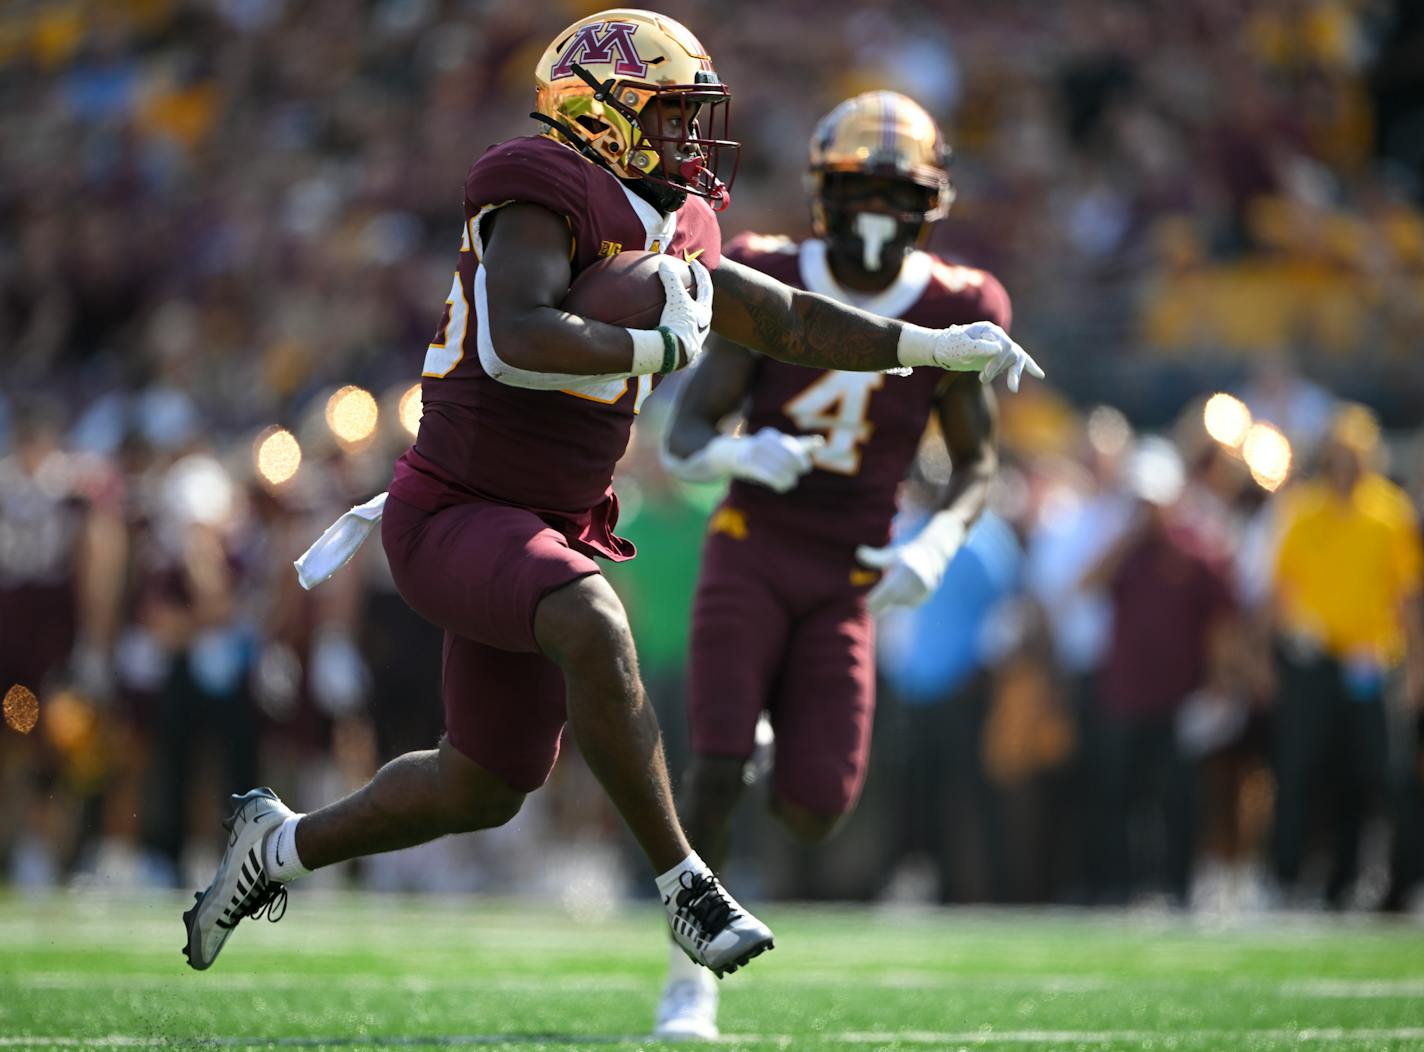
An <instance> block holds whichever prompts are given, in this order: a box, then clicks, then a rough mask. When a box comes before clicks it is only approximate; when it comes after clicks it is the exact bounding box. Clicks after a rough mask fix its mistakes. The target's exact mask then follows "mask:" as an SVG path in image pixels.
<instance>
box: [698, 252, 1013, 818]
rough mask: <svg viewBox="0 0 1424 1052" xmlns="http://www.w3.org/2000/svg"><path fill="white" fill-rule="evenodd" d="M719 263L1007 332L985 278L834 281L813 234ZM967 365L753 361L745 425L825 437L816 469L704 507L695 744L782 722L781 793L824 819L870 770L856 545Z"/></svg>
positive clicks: (878, 532) (708, 748) (939, 320)
mask: <svg viewBox="0 0 1424 1052" xmlns="http://www.w3.org/2000/svg"><path fill="white" fill-rule="evenodd" d="M726 254H727V258H729V259H734V260H736V261H737V262H738V263H742V264H745V265H747V266H751V267H755V268H756V269H757V270H760V271H762V272H764V273H766V274H769V275H770V276H772V277H774V278H777V279H779V280H781V281H784V282H786V283H787V284H790V285H795V286H798V287H801V288H807V289H810V290H811V291H813V292H819V293H823V294H826V295H831V296H834V297H835V298H837V299H841V300H843V301H846V302H852V303H855V304H856V305H857V306H862V307H865V308H866V309H867V310H871V311H875V312H877V313H881V314H886V315H890V316H896V317H900V318H903V319H904V320H906V321H910V322H914V323H916V324H919V325H924V326H929V327H934V328H941V327H944V326H948V325H960V324H966V323H968V322H973V321H985V320H987V321H992V322H996V323H997V324H999V325H1001V326H1003V327H1004V328H1005V329H1007V328H1008V326H1009V322H1010V308H1009V298H1008V295H1007V293H1005V292H1004V289H1003V286H1001V285H1000V284H999V282H998V281H997V280H996V279H995V278H994V276H993V275H991V274H988V273H986V272H985V271H982V270H976V269H974V268H972V267H963V266H956V265H952V264H949V263H945V262H943V261H942V260H939V259H936V258H934V257H932V256H929V255H927V254H925V253H922V252H915V253H911V255H910V256H909V257H907V259H906V262H905V266H904V267H903V268H902V270H901V272H900V275H899V276H898V278H897V279H896V281H895V283H894V284H892V285H891V286H890V288H889V289H887V290H886V291H885V292H884V293H880V294H877V295H876V296H873V297H869V298H866V297H856V296H854V295H853V294H850V293H848V292H846V291H845V290H843V289H840V288H838V287H836V285H835V282H834V278H833V277H832V275H831V272H830V269H829V266H828V264H827V262H826V254H825V246H824V243H823V242H820V241H810V242H806V243H804V244H801V245H797V244H795V243H793V242H791V241H788V240H786V239H784V238H768V237H758V236H750V237H740V238H737V239H736V240H734V241H732V242H731V243H729V244H728V246H727V249H726ZM950 383H977V381H976V380H975V379H974V378H973V377H972V376H964V375H962V374H949V375H946V374H945V373H942V372H940V371H938V370H932V369H918V370H916V371H915V372H913V373H912V374H911V375H909V376H896V375H890V374H884V373H842V372H834V371H824V370H819V369H807V368H804V367H801V366H796V365H787V364H785V363H782V362H777V361H773V360H772V359H769V358H759V359H758V360H757V364H756V371H755V373H754V375H753V379H752V382H751V387H750V399H749V404H748V407H747V413H746V428H747V430H748V432H755V431H757V430H759V429H760V428H763V427H773V428H776V429H778V430H780V431H782V432H784V433H786V434H808V433H820V434H822V435H824V436H825V437H826V445H825V446H824V447H823V448H822V449H820V450H817V451H816V453H815V454H814V461H815V465H816V467H815V469H814V470H813V471H811V472H810V473H809V474H808V475H806V476H805V477H804V478H802V479H801V481H800V483H799V484H798V485H797V486H796V488H795V489H793V490H791V491H790V492H788V493H775V492H773V491H772V490H769V489H766V488H764V487H761V486H757V485H754V484H751V483H748V482H743V481H735V482H733V483H732V486H731V489H730V491H729V493H728V495H727V498H726V500H725V501H724V502H723V504H722V506H721V507H720V508H719V509H718V510H717V511H716V512H715V513H714V514H713V517H712V521H711V528H710V530H709V534H708V538H707V544H706V548H705V550H704V553H703V563H702V575H701V578H700V579H699V582H698V589H697V597H696V600H695V605H694V608H693V626H692V665H691V686H690V697H689V710H690V719H691V726H692V744H693V749H694V751H696V752H698V753H700V754H703V755H709V756H730V757H745V756H750V755H751V752H752V748H753V742H754V736H755V732H756V722H757V718H758V716H759V715H760V713H761V712H762V711H763V710H766V711H768V712H769V713H770V716H771V720H772V725H773V726H774V728H775V729H776V736H777V753H776V770H775V774H774V776H773V777H774V786H775V791H776V792H777V793H778V794H779V795H781V796H783V797H785V798H786V799H789V800H791V801H792V802H794V803H797V804H799V805H801V806H802V807H804V808H806V809H808V810H810V811H811V812H813V813H815V814H819V815H826V816H832V815H839V814H844V813H846V812H847V811H849V810H850V808H851V807H852V806H854V803H855V800H856V797H857V795H858V794H859V792H860V787H861V784H862V782H863V780H864V777H865V765H866V760H867V757H868V749H869V742H870V726H871V717H872V715H873V713H874V708H875V695H874V646H875V632H874V624H873V622H872V621H871V619H870V617H869V615H868V614H867V612H866V609H865V602H864V595H865V592H866V590H867V589H868V588H869V586H870V585H872V584H874V583H875V580H876V578H877V575H876V574H875V573H873V572H868V571H866V570H865V569H864V568H862V567H860V566H859V564H858V563H857V562H856V560H855V549H856V547H857V546H858V545H861V544H870V545H875V546H879V545H882V544H884V543H885V542H886V541H887V540H888V539H889V533H890V520H891V518H892V517H893V516H894V513H895V494H896V490H897V488H898V487H899V484H900V482H901V480H902V479H903V478H904V476H905V472H906V471H907V470H908V469H909V467H910V464H911V462H912V460H913V459H914V456H915V452H916V450H917V449H918V447H919V443H920V440H921V438H922V436H923V434H924V431H925V427H926V425H927V423H928V421H929V416H930V413H931V411H932V410H933V408H934V405H935V401H936V398H937V396H938V394H939V392H940V391H941V390H942V388H943V385H945V384H950Z"/></svg>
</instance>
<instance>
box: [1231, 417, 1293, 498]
mask: <svg viewBox="0 0 1424 1052" xmlns="http://www.w3.org/2000/svg"><path fill="white" fill-rule="evenodd" d="M1241 455H1242V456H1243V457H1244V458H1245V459H1246V466H1247V467H1248V468H1250V469H1251V477H1252V478H1253V479H1255V480H1256V484H1257V485H1258V486H1260V487H1261V488H1262V489H1266V490H1269V491H1271V492H1272V493H1274V492H1275V491H1276V490H1278V489H1280V487H1281V484H1282V483H1284V482H1285V480H1286V479H1287V478H1288V477H1289V476H1290V469H1291V445H1290V442H1289V441H1288V440H1287V439H1286V436H1285V435H1283V434H1281V433H1280V431H1278V430H1277V429H1276V428H1274V427H1272V426H1271V425H1270V424H1252V425H1251V427H1250V429H1249V430H1248V431H1247V432H1246V438H1245V440H1244V441H1243V442H1242V444H1241Z"/></svg>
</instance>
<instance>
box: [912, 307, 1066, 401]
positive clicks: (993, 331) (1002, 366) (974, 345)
mask: <svg viewBox="0 0 1424 1052" xmlns="http://www.w3.org/2000/svg"><path fill="white" fill-rule="evenodd" d="M899 355H900V364H901V365H907V366H909V367H911V368H914V367H915V366H919V365H930V366H935V367H937V368H940V369H949V370H952V371H954V372H961V373H974V372H977V373H978V374H979V379H980V380H981V381H982V382H983V383H986V384H987V383H991V382H992V381H993V380H994V378H995V377H996V376H998V375H1000V374H1001V373H1002V374H1004V375H1005V376H1006V377H1007V379H1008V385H1009V390H1010V391H1017V390H1018V389H1019V381H1020V379H1022V377H1023V374H1024V372H1025V371H1027V373H1028V374H1029V375H1030V376H1036V377H1038V378H1039V379H1040V380H1042V379H1043V370H1042V369H1040V368H1039V365H1038V363H1037V362H1036V361H1034V360H1033V359H1032V358H1031V357H1029V353H1028V352H1027V351H1025V350H1024V349H1023V348H1022V347H1020V346H1019V345H1018V344H1016V343H1015V342H1014V341H1013V340H1012V339H1010V338H1009V334H1008V333H1006V332H1005V331H1004V330H1003V329H1001V328H999V327H998V326H997V325H995V324H994V323H993V322H991V321H976V322H972V323H971V324H969V325H951V326H950V327H949V328H947V329H926V328H923V327H921V326H919V325H906V326H904V327H903V328H902V329H901V330H900V345H899Z"/></svg>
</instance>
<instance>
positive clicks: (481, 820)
mask: <svg viewBox="0 0 1424 1052" xmlns="http://www.w3.org/2000/svg"><path fill="white" fill-rule="evenodd" d="M523 803H524V794H523V793H521V792H519V791H518V790H516V789H513V788H511V787H510V786H509V785H508V784H507V783H506V782H505V781H504V780H503V779H502V778H500V777H499V776H498V775H496V774H494V773H492V772H490V771H488V770H486V769H485V768H484V767H481V766H480V765H479V764H477V763H475V762H474V761H473V760H471V759H469V758H468V757H466V756H463V755H462V754H461V753H460V751H459V750H458V749H456V748H455V747H454V746H453V745H451V744H450V741H449V739H448V738H442V739H441V740H440V744H439V746H438V747H436V748H434V749H429V750H426V751H423V752H412V753H406V754H405V755H404V756H397V757H396V758H395V759H394V760H392V761H391V762H390V763H388V764H386V765H385V766H384V767H382V768H381V769H380V770H379V771H377V772H376V775H375V777H374V778H372V779H371V780H370V781H369V782H367V783H366V784H365V785H364V786H362V787H361V788H360V789H357V790H356V791H355V792H354V793H352V794H351V795H349V796H346V797H344V798H342V799H341V800H338V801H336V802H335V803H333V804H328V805H327V806H325V807H323V808H321V809H319V810H316V811H313V812H312V813H311V814H309V815H306V816H304V817H303V818H302V820H301V822H300V823H299V824H298V825H297V827H296V852H297V854H298V856H299V857H300V858H301V860H302V864H303V865H304V866H305V867H306V868H307V869H317V868H319V867H321V866H330V865H334V864H335V863H337V862H345V861H347V860H348V859H353V858H359V857H360V856H362V855H374V854H378V853H380V852H383V851H396V850H399V849H400V848H404V847H414V846H415V845H416V844H424V843H425V842H426V841H429V840H435V839H436V838H438V837H442V836H447V835H449V834H451V833H469V832H473V831H475V830H477V829H492V828H494V827H495V826H501V825H504V824H505V823H506V822H508V821H509V820H510V819H511V818H513V817H514V816H515V815H516V814H518V813H519V808H520V806H521V805H522V804H523Z"/></svg>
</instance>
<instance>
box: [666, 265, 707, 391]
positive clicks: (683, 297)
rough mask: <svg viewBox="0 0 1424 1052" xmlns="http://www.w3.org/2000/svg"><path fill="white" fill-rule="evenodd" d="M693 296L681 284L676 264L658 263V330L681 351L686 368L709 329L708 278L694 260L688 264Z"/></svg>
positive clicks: (697, 353)
mask: <svg viewBox="0 0 1424 1052" xmlns="http://www.w3.org/2000/svg"><path fill="white" fill-rule="evenodd" d="M687 266H688V268H689V269H691V271H692V280H693V282H694V283H695V284H696V288H697V296H696V298H693V296H692V295H690V294H689V293H688V291H687V289H686V288H685V287H684V286H683V284H682V277H681V275H680V274H679V273H678V267H677V264H676V263H674V262H673V261H672V259H670V258H669V257H667V256H664V257H663V258H661V259H659V260H658V277H660V278H662V279H663V292H664V295H665V297H666V298H665V300H664V303H663V313H662V317H661V318H659V319H658V327H659V328H665V329H668V330H669V331H670V332H671V333H672V334H673V335H674V336H675V337H677V342H678V344H679V345H680V346H681V347H682V354H683V361H682V366H684V367H685V366H689V365H691V364H692V363H693V362H695V361H696V360H697V356H698V355H700V354H701V353H702V342H703V341H704V340H706V339H707V332H708V330H709V329H710V328H711V326H712V275H711V273H709V272H708V270H707V268H706V267H704V266H703V265H702V264H701V263H699V262H698V261H697V260H695V259H693V260H689V261H688V262H687Z"/></svg>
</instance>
